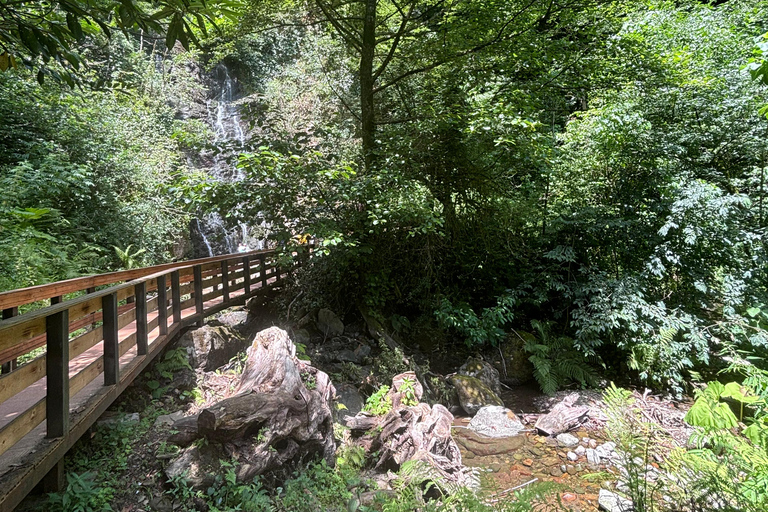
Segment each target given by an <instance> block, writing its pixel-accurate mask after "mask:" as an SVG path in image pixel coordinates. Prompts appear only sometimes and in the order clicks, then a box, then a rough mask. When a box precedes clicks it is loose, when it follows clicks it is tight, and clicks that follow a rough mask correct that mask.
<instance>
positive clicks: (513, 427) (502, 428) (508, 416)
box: [468, 405, 525, 437]
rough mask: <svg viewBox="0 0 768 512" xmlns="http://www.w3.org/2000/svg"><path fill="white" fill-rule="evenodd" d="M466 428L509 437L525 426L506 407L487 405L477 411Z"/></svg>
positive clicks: (485, 433)
mask: <svg viewBox="0 0 768 512" xmlns="http://www.w3.org/2000/svg"><path fill="white" fill-rule="evenodd" d="M468 428H469V429H470V430H472V431H474V432H477V433H478V434H482V435H484V436H488V437H510V436H516V435H517V434H519V433H520V431H521V430H523V428H525V427H524V426H523V423H522V422H521V421H520V420H519V419H518V418H517V416H515V413H514V412H512V411H510V410H509V409H507V408H506V407H500V406H498V405H487V406H485V407H483V408H481V409H480V410H479V411H477V414H476V415H475V417H474V418H472V421H470V422H469V427H468Z"/></svg>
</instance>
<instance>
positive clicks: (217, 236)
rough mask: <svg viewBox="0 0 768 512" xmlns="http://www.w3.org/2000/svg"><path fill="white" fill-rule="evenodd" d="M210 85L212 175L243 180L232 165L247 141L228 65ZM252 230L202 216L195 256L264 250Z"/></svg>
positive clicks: (196, 226) (195, 231)
mask: <svg viewBox="0 0 768 512" xmlns="http://www.w3.org/2000/svg"><path fill="white" fill-rule="evenodd" d="M211 83H212V85H211V92H212V97H211V98H210V99H209V100H208V101H207V102H206V107H207V111H208V122H209V124H210V126H211V128H212V129H213V133H214V141H213V142H214V145H215V147H216V149H215V151H214V152H213V154H212V155H211V166H210V168H209V173H210V174H211V175H213V176H214V177H215V178H217V179H219V180H224V181H237V180H241V179H243V177H244V176H243V174H242V172H241V171H240V170H239V169H238V168H237V165H236V164H234V163H233V162H232V160H233V159H234V157H236V155H237V153H238V152H239V151H241V150H242V148H243V147H244V146H245V141H246V136H245V130H244V129H243V122H242V119H241V117H240V109H239V106H238V104H237V100H238V93H239V90H238V85H237V80H236V79H235V78H233V77H232V76H231V74H230V71H229V69H227V67H226V65H224V64H219V65H218V66H216V69H215V70H214V71H213V74H212V76H211ZM249 230H250V229H249V226H248V225H246V224H244V223H242V222H239V223H238V224H237V225H234V226H227V223H226V222H225V221H224V219H222V218H221V216H220V215H219V214H217V213H213V214H207V215H202V216H200V218H197V219H194V220H193V223H192V225H190V234H191V236H192V240H193V247H194V252H195V256H196V257H203V256H213V255H215V254H226V253H233V252H236V251H240V252H244V251H249V250H255V249H263V248H264V246H265V243H264V241H263V240H260V239H258V238H256V237H254V236H249Z"/></svg>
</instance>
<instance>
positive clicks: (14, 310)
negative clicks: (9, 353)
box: [0, 306, 19, 373]
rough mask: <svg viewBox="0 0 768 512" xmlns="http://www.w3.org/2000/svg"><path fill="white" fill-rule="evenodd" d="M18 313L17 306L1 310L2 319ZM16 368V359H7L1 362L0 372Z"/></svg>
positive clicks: (7, 371) (8, 371)
mask: <svg viewBox="0 0 768 512" xmlns="http://www.w3.org/2000/svg"><path fill="white" fill-rule="evenodd" d="M18 314H19V308H18V306H16V307H13V308H8V309H4V310H3V320H7V319H9V318H13V317H15V316H18ZM15 369H16V359H13V360H12V361H8V362H6V363H4V364H3V366H2V368H0V373H10V372H12V371H13V370H15Z"/></svg>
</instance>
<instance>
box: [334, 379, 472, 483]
mask: <svg viewBox="0 0 768 512" xmlns="http://www.w3.org/2000/svg"><path fill="white" fill-rule="evenodd" d="M405 380H410V381H412V382H413V381H415V385H414V386H412V389H413V390H414V391H415V393H411V396H409V397H408V399H406V397H405V396H403V395H404V393H401V391H400V390H401V389H402V384H403V382H404V381H405ZM422 392H423V388H422V386H421V384H419V383H418V381H417V380H416V378H415V374H414V373H413V372H407V373H406V374H401V375H397V376H395V377H394V378H393V379H392V389H391V390H390V395H391V398H392V404H393V408H392V410H390V411H389V412H388V413H387V414H385V415H382V416H373V415H371V414H370V413H366V412H362V413H360V414H358V415H357V416H355V417H348V418H347V426H348V427H349V428H350V429H351V430H352V436H353V438H354V443H355V444H356V445H358V446H362V447H363V448H365V450H366V452H367V453H368V454H371V453H373V452H376V451H378V452H379V453H380V456H379V460H378V462H377V463H376V465H375V467H374V470H377V471H381V472H386V471H389V470H392V471H397V470H398V469H399V468H400V467H401V466H402V464H403V463H405V462H407V461H411V460H417V461H422V462H424V463H426V464H428V465H429V466H431V468H432V469H433V470H434V472H436V473H437V474H439V476H440V477H441V478H442V479H444V480H445V481H444V482H440V481H436V482H435V483H437V484H439V485H441V486H444V485H445V484H446V483H447V484H458V485H464V483H465V474H464V467H463V465H462V462H461V453H460V451H459V447H458V445H457V444H456V442H455V441H454V440H453V437H451V425H452V424H453V415H452V414H451V413H450V412H449V411H448V409H446V408H445V407H443V406H442V405H440V404H436V405H434V406H432V407H430V406H429V405H427V404H425V403H417V404H416V405H411V406H406V405H403V403H404V402H405V403H408V402H409V401H411V400H413V398H414V396H413V395H414V394H415V397H416V400H418V399H420V398H421V394H422Z"/></svg>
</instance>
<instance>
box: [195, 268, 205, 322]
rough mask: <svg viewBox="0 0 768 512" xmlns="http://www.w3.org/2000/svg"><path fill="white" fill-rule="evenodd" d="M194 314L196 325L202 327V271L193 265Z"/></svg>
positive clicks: (203, 318)
mask: <svg viewBox="0 0 768 512" xmlns="http://www.w3.org/2000/svg"><path fill="white" fill-rule="evenodd" d="M194 270H195V271H194V276H195V278H194V279H195V314H196V315H197V322H196V325H197V326H198V327H202V326H203V323H204V320H205V317H204V313H203V269H202V268H201V267H200V265H195V269H194Z"/></svg>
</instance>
